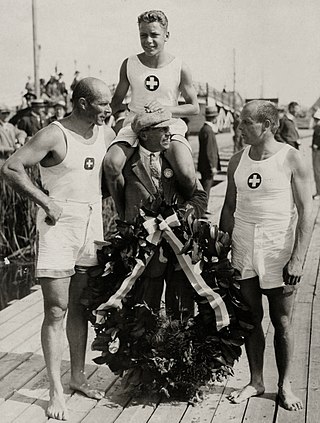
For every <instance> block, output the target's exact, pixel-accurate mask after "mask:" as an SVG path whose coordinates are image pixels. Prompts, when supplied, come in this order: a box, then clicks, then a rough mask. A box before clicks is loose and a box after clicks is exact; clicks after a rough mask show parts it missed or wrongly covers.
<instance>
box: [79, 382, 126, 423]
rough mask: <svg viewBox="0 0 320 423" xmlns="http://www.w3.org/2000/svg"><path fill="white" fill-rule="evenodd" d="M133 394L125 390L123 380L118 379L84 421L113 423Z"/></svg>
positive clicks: (89, 422)
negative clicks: (122, 384)
mask: <svg viewBox="0 0 320 423" xmlns="http://www.w3.org/2000/svg"><path fill="white" fill-rule="evenodd" d="M130 400H131V396H130V395H129V394H126V393H124V392H123V388H122V386H121V382H120V380H119V379H118V380H117V381H116V382H115V383H114V384H113V385H112V387H111V389H110V390H108V392H107V393H106V396H105V398H103V399H102V400H100V401H99V402H98V403H97V405H96V407H95V408H94V409H93V410H92V411H91V412H90V414H88V415H87V416H86V417H85V418H84V419H83V420H82V422H83V423H97V422H103V423H113V422H114V421H115V420H116V419H117V417H118V416H119V415H120V414H121V413H122V411H123V409H124V408H125V407H126V406H127V404H129V402H130Z"/></svg>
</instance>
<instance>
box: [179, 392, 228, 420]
mask: <svg viewBox="0 0 320 423" xmlns="http://www.w3.org/2000/svg"><path fill="white" fill-rule="evenodd" d="M224 390H225V386H224V384H220V385H219V384H216V385H215V386H214V387H212V389H211V391H209V392H208V393H207V394H206V396H205V398H204V400H203V401H202V402H201V403H200V404H197V405H195V406H189V407H188V408H187V410H186V412H185V414H184V416H183V418H182V420H181V423H193V422H201V423H210V422H211V421H212V418H213V416H214V413H215V410H216V408H217V406H218V404H219V402H220V401H221V396H222V394H223V393H224Z"/></svg>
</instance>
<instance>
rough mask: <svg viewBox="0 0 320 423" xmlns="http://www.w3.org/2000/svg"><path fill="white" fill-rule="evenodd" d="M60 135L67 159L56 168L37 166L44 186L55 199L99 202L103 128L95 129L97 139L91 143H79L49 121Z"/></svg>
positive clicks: (65, 130) (61, 127) (104, 150)
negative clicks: (64, 143)
mask: <svg viewBox="0 0 320 423" xmlns="http://www.w3.org/2000/svg"><path fill="white" fill-rule="evenodd" d="M51 125H57V126H58V127H59V128H60V129H61V130H62V132H63V134H64V137H65V142H66V148H67V152H66V156H65V158H64V159H63V160H62V162H61V163H59V164H58V165H55V166H50V167H44V166H40V174H41V181H42V185H43V187H44V188H45V189H46V190H48V191H49V196H50V197H51V198H54V199H56V200H62V201H64V200H69V201H76V202H80V203H95V202H97V201H100V199H101V172H102V161H103V158H104V155H105V152H106V145H105V139H104V128H103V126H96V128H97V130H98V136H97V138H96V140H95V142H94V143H93V144H83V143H81V142H80V141H79V140H78V139H77V138H76V136H75V135H73V132H72V131H69V130H68V129H66V128H65V127H64V126H63V125H61V123H60V122H57V121H55V122H52V124H51Z"/></svg>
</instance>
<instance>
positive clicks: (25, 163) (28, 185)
mask: <svg viewBox="0 0 320 423" xmlns="http://www.w3.org/2000/svg"><path fill="white" fill-rule="evenodd" d="M59 132H60V133H59ZM57 136H60V137H62V133H61V131H60V130H59V129H58V128H54V127H47V128H45V129H43V130H41V131H39V132H38V133H37V134H36V135H35V136H34V137H32V138H31V139H30V140H29V142H28V143H26V144H25V145H24V146H23V147H21V148H20V149H19V150H17V151H16V152H15V153H14V154H13V155H12V156H11V157H10V158H9V159H8V160H7V161H6V162H5V164H4V165H3V167H2V169H1V173H2V176H3V177H4V178H5V180H6V182H7V183H8V184H9V185H11V186H12V187H13V188H14V189H15V190H16V191H18V192H19V193H21V194H22V195H24V196H27V197H28V198H30V199H31V200H33V201H34V202H35V203H36V204H38V205H39V206H41V207H42V208H43V209H44V211H45V212H46V213H47V216H48V218H49V219H50V222H51V224H55V222H56V221H57V220H58V219H59V217H60V214H61V211H62V210H61V208H60V207H59V206H57V205H56V204H55V203H54V201H53V200H52V199H50V198H49V197H48V196H47V195H46V194H45V193H44V192H43V191H41V189H39V188H38V187H37V186H35V185H34V184H33V183H32V181H31V179H30V178H29V176H28V174H27V172H26V169H28V168H30V167H32V166H34V165H36V164H38V163H39V162H40V161H41V160H43V159H44V158H45V157H47V156H48V155H49V154H52V153H53V152H55V150H56V146H57ZM62 141H63V138H62Z"/></svg>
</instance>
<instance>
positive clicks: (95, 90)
mask: <svg viewBox="0 0 320 423" xmlns="http://www.w3.org/2000/svg"><path fill="white" fill-rule="evenodd" d="M105 95H107V96H108V97H109V98H111V93H110V90H109V87H108V85H107V84H106V83H105V82H104V81H102V80H101V79H98V78H92V77H88V78H83V79H81V81H79V82H78V83H77V85H76V87H75V89H74V91H73V94H72V102H73V105H74V107H77V104H78V101H79V99H80V98H85V99H86V100H87V101H88V102H89V103H91V102H93V101H94V100H96V99H97V98H100V97H103V96H105Z"/></svg>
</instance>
